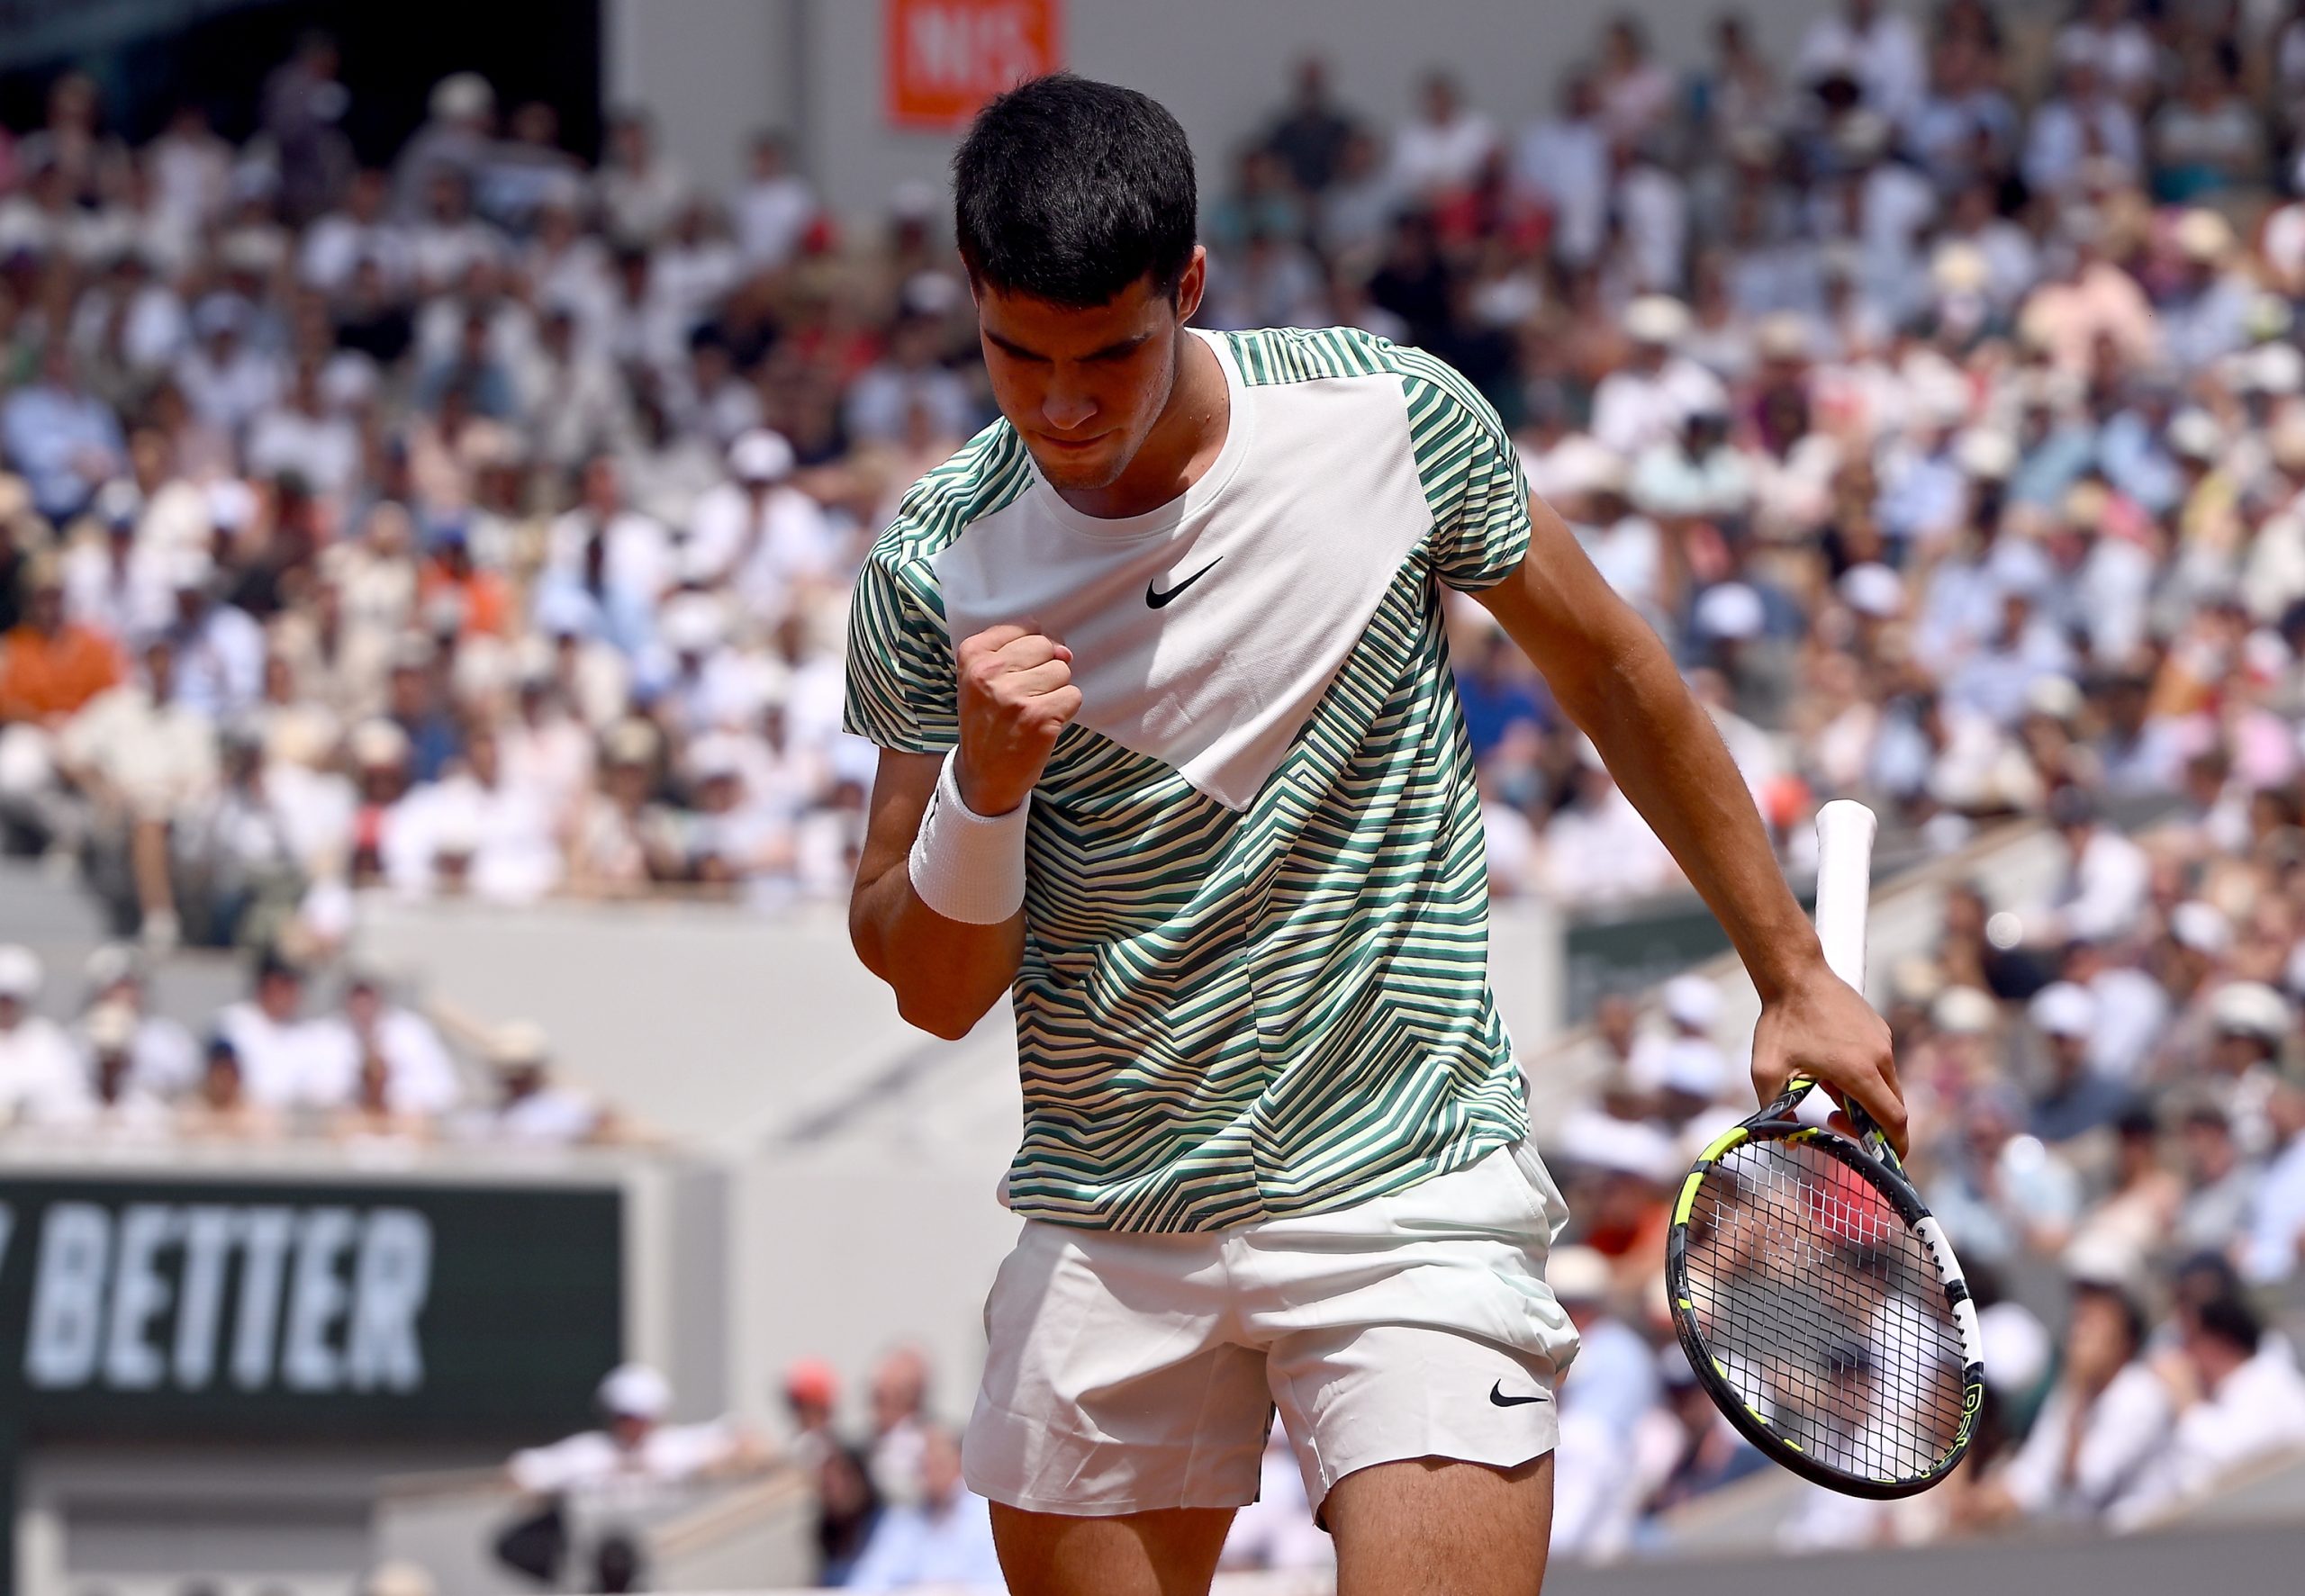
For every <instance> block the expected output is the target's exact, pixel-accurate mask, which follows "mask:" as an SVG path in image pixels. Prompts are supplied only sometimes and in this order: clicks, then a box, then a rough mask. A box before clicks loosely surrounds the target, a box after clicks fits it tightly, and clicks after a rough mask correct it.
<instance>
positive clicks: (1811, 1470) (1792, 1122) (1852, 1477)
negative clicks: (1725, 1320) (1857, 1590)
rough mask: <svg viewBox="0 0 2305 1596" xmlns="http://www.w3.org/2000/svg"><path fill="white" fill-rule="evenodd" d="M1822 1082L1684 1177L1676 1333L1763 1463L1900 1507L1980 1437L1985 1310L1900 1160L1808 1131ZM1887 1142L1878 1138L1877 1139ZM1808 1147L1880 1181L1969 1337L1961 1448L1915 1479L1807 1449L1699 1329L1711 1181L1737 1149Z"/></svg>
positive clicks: (1675, 1242) (1673, 1267) (1671, 1246)
mask: <svg viewBox="0 0 2305 1596" xmlns="http://www.w3.org/2000/svg"><path fill="white" fill-rule="evenodd" d="M1814 1085H1815V1083H1814V1082H1813V1081H1808V1080H1802V1079H1795V1080H1794V1081H1793V1082H1791V1083H1790V1084H1789V1085H1788V1086H1787V1087H1786V1088H1785V1092H1784V1093H1783V1094H1782V1095H1781V1096H1779V1097H1778V1098H1777V1099H1776V1102H1774V1103H1772V1104H1770V1105H1768V1106H1767V1108H1765V1109H1763V1110H1761V1112H1760V1113H1758V1114H1755V1115H1753V1116H1752V1118H1750V1119H1749V1120H1746V1121H1744V1122H1743V1123H1740V1124H1737V1125H1733V1126H1731V1128H1730V1129H1728V1130H1727V1131H1724V1132H1722V1134H1721V1135H1720V1136H1719V1137H1718V1138H1717V1139H1716V1140H1715V1141H1713V1144H1712V1145H1711V1146H1710V1147H1707V1148H1706V1149H1705V1150H1704V1151H1703V1152H1702V1153H1700V1154H1698V1155H1697V1159H1696V1162H1695V1163H1694V1164H1693V1165H1691V1166H1690V1168H1689V1172H1688V1174H1687V1175H1686V1177H1684V1178H1683V1179H1682V1182H1681V1189H1680V1193H1679V1195H1678V1196H1677V1198H1676V1199H1675V1202H1674V1204H1673V1225H1672V1229H1671V1231H1669V1232H1668V1234H1667V1236H1666V1240H1665V1290H1666V1295H1667V1298H1668V1301H1669V1302H1670V1303H1671V1306H1672V1311H1673V1329H1674V1332H1675V1333H1676V1334H1677V1336H1678V1337H1679V1338H1680V1343H1681V1350H1682V1351H1683V1352H1684V1353H1686V1355H1687V1357H1688V1360H1689V1367H1690V1369H1691V1370H1692V1371H1693V1372H1694V1373H1695V1375H1696V1378H1697V1383H1698V1384H1700V1385H1702V1386H1704V1391H1705V1394H1706V1395H1708V1396H1710V1397H1711V1398H1712V1399H1713V1405H1714V1406H1715V1407H1718V1408H1719V1409H1720V1410H1721V1411H1722V1413H1724V1414H1725V1415H1727V1417H1728V1420H1729V1422H1730V1423H1731V1424H1732V1425H1734V1426H1735V1427H1736V1429H1737V1432H1738V1433H1739V1434H1740V1435H1742V1436H1743V1437H1744V1438H1746V1439H1747V1440H1749V1441H1750V1442H1752V1444H1753V1445H1754V1446H1755V1447H1758V1449H1759V1450H1760V1452H1761V1453H1762V1455H1763V1456H1766V1457H1767V1458H1768V1459H1769V1460H1770V1461H1771V1462H1772V1463H1776V1464H1777V1465H1781V1466H1783V1467H1784V1468H1786V1469H1788V1470H1790V1471H1791V1472H1792V1473H1794V1474H1798V1475H1800V1476H1801V1477H1802V1478H1803V1479H1805V1480H1811V1481H1813V1482H1814V1483H1817V1484H1820V1485H1823V1486H1825V1487H1827V1488H1828V1489H1830V1490H1834V1491H1838V1492H1841V1493H1842V1494H1844V1495H1848V1496H1861V1497H1867V1498H1869V1499H1872V1500H1874V1501H1895V1500H1897V1499H1899V1498H1901V1497H1906V1496H1913V1495H1917V1494H1919V1493H1920V1492H1923V1491H1926V1490H1928V1489H1929V1488H1930V1486H1931V1485H1934V1484H1936V1483H1938V1482H1939V1480H1942V1479H1943V1478H1944V1477H1945V1476H1946V1475H1947V1474H1950V1473H1952V1472H1953V1469H1954V1467H1955V1465H1957V1464H1958V1463H1959V1462H1960V1461H1961V1458H1962V1457H1963V1456H1964V1455H1966V1453H1967V1451H1968V1449H1969V1443H1970V1441H1971V1440H1972V1439H1974V1438H1975V1430H1976V1420H1977V1412H1978V1410H1979V1409H1980V1408H1981V1407H1982V1406H1983V1404H1984V1348H1983V1338H1982V1336H1981V1334H1980V1332H1979V1330H1978V1326H1977V1312H1976V1304H1975V1303H1973V1302H1972V1301H1970V1299H1969V1287H1968V1282H1967V1280H1966V1278H1965V1277H1964V1276H1962V1273H1961V1266H1960V1263H1959V1261H1958V1260H1957V1259H1956V1258H1954V1256H1953V1249H1952V1247H1951V1246H1950V1245H1949V1244H1948V1242H1947V1240H1946V1239H1945V1232H1944V1231H1943V1229H1942V1228H1941V1227H1940V1226H1939V1224H1938V1222H1937V1220H1936V1218H1935V1216H1933V1215H1932V1214H1931V1213H1930V1212H1929V1206H1928V1204H1925V1203H1923V1202H1922V1201H1921V1194H1920V1192H1918V1191H1917V1190H1915V1189H1914V1187H1913V1185H1912V1182H1911V1181H1910V1180H1908V1179H1906V1178H1905V1176H1904V1172H1903V1169H1902V1168H1900V1167H1899V1166H1898V1165H1897V1164H1896V1162H1895V1155H1894V1153H1890V1152H1888V1151H1887V1149H1886V1146H1885V1144H1883V1146H1882V1150H1881V1153H1880V1154H1879V1155H1877V1156H1876V1152H1875V1151H1874V1147H1873V1142H1874V1140H1875V1139H1874V1137H1868V1138H1867V1140H1866V1141H1863V1142H1859V1141H1853V1140H1851V1139H1850V1138H1849V1137H1847V1136H1844V1135H1842V1134H1841V1133H1840V1132H1838V1131H1836V1130H1833V1129H1832V1128H1831V1127H1830V1126H1826V1125H1806V1124H1803V1123H1801V1122H1800V1121H1799V1120H1797V1119H1796V1118H1794V1110H1795V1109H1796V1108H1798V1107H1799V1106H1800V1103H1801V1099H1802V1098H1803V1097H1805V1096H1808V1095H1809V1092H1810V1090H1811V1089H1812V1087H1814ZM1876 1136H1877V1132H1876ZM1758 1141H1786V1142H1802V1143H1805V1144H1807V1145H1808V1146H1810V1147H1812V1148H1813V1149H1814V1150H1817V1151H1819V1152H1821V1153H1824V1154H1826V1155H1827V1156H1828V1157H1830V1158H1832V1159H1837V1160H1838V1161H1839V1162H1840V1163H1842V1164H1844V1165H1846V1166H1847V1167H1848V1168H1849V1169H1851V1170H1852V1171H1854V1172H1855V1173H1856V1174H1857V1175H1858V1177H1860V1178H1862V1179H1864V1180H1865V1181H1867V1183H1868V1184H1870V1185H1871V1186H1873V1187H1874V1188H1875V1189H1876V1190H1877V1191H1878V1192H1879V1193H1880V1194H1881V1195H1882V1196H1883V1197H1884V1198H1885V1199H1886V1200H1887V1202H1888V1204H1889V1206H1890V1207H1891V1208H1892V1209H1893V1210H1894V1212H1895V1213H1896V1214H1897V1216H1898V1217H1899V1218H1901V1219H1903V1221H1904V1222H1906V1223H1907V1224H1908V1225H1910V1226H1911V1227H1912V1230H1913V1232H1914V1234H1916V1235H1918V1236H1919V1237H1920V1238H1921V1240H1922V1241H1923V1242H1924V1243H1926V1244H1927V1246H1928V1248H1929V1250H1930V1255H1931V1256H1932V1257H1933V1258H1935V1259H1936V1261H1937V1272H1938V1276H1939V1283H1940V1285H1942V1287H1943V1290H1944V1293H1945V1303H1946V1307H1947V1311H1948V1312H1949V1313H1950V1314H1951V1315H1952V1318H1953V1321H1954V1323H1955V1324H1956V1326H1957V1328H1958V1330H1959V1332H1960V1337H1961V1356H1962V1367H1961V1422H1960V1426H1959V1428H1958V1429H1956V1430H1955V1432H1954V1435H1953V1439H1952V1442H1951V1444H1950V1445H1949V1446H1948V1447H1947V1448H1946V1450H1945V1452H1944V1454H1943V1455H1942V1456H1940V1457H1939V1458H1938V1460H1937V1462H1936V1463H1935V1464H1934V1465H1932V1466H1931V1467H1930V1470H1929V1471H1928V1472H1927V1473H1925V1474H1916V1475H1912V1476H1908V1477H1905V1478H1901V1479H1900V1478H1892V1477H1890V1476H1888V1475H1874V1476H1870V1477H1866V1476H1860V1475H1857V1474H1849V1473H1848V1472H1846V1471H1845V1470H1842V1469H1839V1468H1834V1467H1831V1466H1830V1465H1826V1464H1823V1463H1821V1462H1819V1461H1818V1460H1817V1458H1816V1457H1814V1456H1812V1455H1811V1454H1809V1453H1808V1452H1806V1451H1804V1450H1803V1449H1802V1447H1801V1444H1800V1443H1799V1442H1797V1441H1795V1440H1794V1439H1793V1438H1790V1437H1789V1436H1785V1435H1783V1434H1780V1433H1779V1432H1778V1431H1777V1430H1776V1429H1773V1428H1772V1427H1771V1426H1770V1424H1769V1421H1768V1420H1767V1417H1766V1416H1764V1415H1763V1414H1762V1413H1761V1412H1760V1411H1758V1409H1756V1408H1754V1407H1753V1406H1752V1405H1751V1404H1750V1403H1749V1402H1746V1400H1745V1398H1744V1396H1743V1394H1742V1393H1740V1392H1739V1391H1738V1390H1737V1388H1736V1386H1735V1385H1734V1384H1731V1381H1730V1379H1729V1376H1728V1373H1727V1371H1726V1370H1725V1369H1724V1368H1722V1366H1721V1365H1720V1364H1719V1363H1718V1362H1716V1361H1715V1359H1714V1357H1713V1352H1712V1351H1711V1350H1710V1349H1709V1348H1707V1347H1706V1346H1705V1343H1704V1332H1703V1331H1702V1330H1701V1329H1700V1328H1699V1327H1698V1324H1697V1317H1696V1308H1695V1299H1694V1297H1693V1294H1692V1293H1691V1291H1690V1289H1689V1272H1688V1245H1689V1223H1690V1220H1691V1218H1692V1216H1693V1215H1694V1213H1695V1207H1696V1199H1697V1193H1698V1192H1699V1191H1700V1190H1702V1189H1703V1187H1704V1177H1705V1176H1706V1175H1707V1174H1709V1173H1711V1172H1712V1171H1713V1169H1714V1168H1716V1167H1718V1166H1719V1164H1720V1163H1721V1161H1722V1159H1725V1158H1727V1157H1728V1156H1729V1155H1730V1154H1731V1152H1734V1151H1735V1150H1737V1149H1739V1148H1741V1147H1749V1146H1751V1145H1752V1144H1753V1143H1755V1142H1758Z"/></svg>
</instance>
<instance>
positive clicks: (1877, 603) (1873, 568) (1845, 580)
mask: <svg viewBox="0 0 2305 1596" xmlns="http://www.w3.org/2000/svg"><path fill="white" fill-rule="evenodd" d="M1838 585H1839V591H1840V597H1841V602H1842V603H1844V604H1846V605H1848V606H1849V608H1850V609H1854V610H1855V611H1857V613H1858V614H1859V615H1868V616H1871V617H1872V618H1874V619H1876V620H1891V619H1894V618H1896V617H1897V616H1900V615H1903V613H1904V609H1905V579H1904V578H1903V577H1902V576H1899V575H1898V574H1897V573H1895V572H1894V571H1892V570H1890V569H1889V568H1888V567H1887V566H1886V565H1884V564H1881V563H1880V562H1878V561H1877V560H1867V562H1866V563H1865V564H1862V565H1851V566H1850V567H1849V569H1848V570H1847V571H1844V572H1842V573H1841V577H1840V582H1839V584H1838Z"/></svg>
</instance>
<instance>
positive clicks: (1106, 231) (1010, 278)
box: [953, 72, 1200, 309]
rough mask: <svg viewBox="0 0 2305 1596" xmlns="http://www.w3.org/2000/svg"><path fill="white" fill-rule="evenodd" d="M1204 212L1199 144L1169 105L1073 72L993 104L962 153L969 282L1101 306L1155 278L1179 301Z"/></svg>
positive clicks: (959, 202) (956, 192) (959, 221)
mask: <svg viewBox="0 0 2305 1596" xmlns="http://www.w3.org/2000/svg"><path fill="white" fill-rule="evenodd" d="M1199 208H1200V199H1199V190H1198V185H1197V184H1196V181H1195V178H1194V176H1193V165H1192V146H1191V145H1190V144H1189V143H1188V142H1187V141H1186V140H1185V131H1184V129H1183V128H1181V127H1180V126H1179V125H1177V119H1176V118H1175V117H1173V116H1171V115H1170V114H1169V112H1168V110H1167V108H1166V107H1164V106H1162V104H1161V103H1160V102H1159V101H1157V100H1154V99H1153V98H1152V97H1150V96H1149V95H1141V94H1139V93H1137V92H1136V91H1135V90H1134V89H1128V88H1122V87H1121V86H1119V85H1117V84H1111V83H1097V82H1094V81H1092V80H1091V79H1089V78H1086V77H1074V76H1073V75H1072V74H1071V73H1070V72H1058V73H1054V74H1052V75H1051V76H1049V77H1036V78H1034V79H1033V80H1032V81H1031V82H1029V83H1024V84H1020V85H1018V86H1017V87H1015V88H1013V89H1010V90H1009V91H1008V93H1007V94H1005V95H1000V96H999V98H998V99H995V100H993V101H991V102H990V104H987V105H986V106H985V108H984V109H983V110H982V111H981V112H979V113H977V118H976V122H974V124H973V125H972V126H971V127H970V129H969V131H968V137H967V138H965V139H963V140H962V141H961V147H960V149H958V150H957V151H956V152H954V156H953V221H954V232H955V233H956V235H957V236H958V239H959V243H960V249H961V259H962V260H963V262H964V263H965V264H966V265H967V266H968V269H969V275H970V276H971V277H972V278H973V279H975V280H976V282H977V283H979V284H981V285H984V286H989V287H991V288H995V289H998V290H999V291H1000V292H1001V293H1024V294H1030V295H1031V296H1032V297H1034V298H1035V299H1043V300H1046V301H1048V302H1050V303H1051V304H1057V305H1065V306H1069V307H1072V308H1076V309H1086V308H1087V307H1089V306H1090V305H1101V304H1103V303H1105V302H1107V301H1108V300H1110V299H1112V298H1113V297H1114V296H1115V295H1116V294H1117V293H1120V292H1121V291H1122V290H1123V289H1125V288H1126V287H1127V286H1128V285H1129V284H1132V283H1134V282H1137V281H1139V280H1140V279H1142V278H1143V277H1145V276H1147V275H1149V276H1150V277H1151V278H1152V279H1153V292H1154V293H1160V294H1163V295H1170V296H1173V295H1174V294H1175V293H1176V291H1177V284H1178V281H1179V280H1180V278H1181V277H1183V275H1184V272H1185V267H1186V266H1188V265H1189V264H1190V263H1191V261H1192V249H1193V243H1194V234H1195V231H1196V224H1197V221H1198V215H1199Z"/></svg>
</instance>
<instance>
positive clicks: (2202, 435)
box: [2169, 409, 2221, 460]
mask: <svg viewBox="0 0 2305 1596" xmlns="http://www.w3.org/2000/svg"><path fill="white" fill-rule="evenodd" d="M2220 441H2221V439H2220V437H2219V429H2218V425H2217V418H2216V417H2214V416H2212V415H2210V413H2209V412H2208V411H2207V410H2192V409H2187V410H2179V411H2178V412H2177V413H2176V414H2175V415H2174V416H2172V417H2170V418H2169V448H2170V451H2171V452H2172V453H2173V454H2174V455H2177V456H2178V458H2180V459H2184V460H2213V459H2215V458H2216V457H2217V446H2218V444H2219V442H2220Z"/></svg>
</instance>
